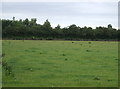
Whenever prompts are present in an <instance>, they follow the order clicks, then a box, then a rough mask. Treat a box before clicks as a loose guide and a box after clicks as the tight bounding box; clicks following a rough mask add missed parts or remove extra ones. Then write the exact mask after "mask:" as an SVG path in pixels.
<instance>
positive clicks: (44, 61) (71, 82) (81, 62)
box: [3, 40, 118, 87]
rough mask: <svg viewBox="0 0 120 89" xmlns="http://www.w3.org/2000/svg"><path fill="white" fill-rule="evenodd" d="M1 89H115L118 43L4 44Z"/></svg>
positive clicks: (10, 41) (31, 42) (57, 42)
mask: <svg viewBox="0 0 120 89" xmlns="http://www.w3.org/2000/svg"><path fill="white" fill-rule="evenodd" d="M3 54H4V57H3V61H5V62H7V64H8V66H10V67H11V70H12V71H11V74H10V75H6V71H5V69H4V68H3V87H16V86H17V87H19V86H20V87H27V86H29V87H108V86H109V87H115V86H117V84H118V83H117V82H118V43H117V42H115V41H114V42H113V41H45V40H43V41H42V40H41V41H40V40H3Z"/></svg>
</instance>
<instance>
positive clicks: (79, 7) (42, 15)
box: [2, 0, 118, 28]
mask: <svg viewBox="0 0 120 89" xmlns="http://www.w3.org/2000/svg"><path fill="white" fill-rule="evenodd" d="M10 1H11V2H10ZM56 1H57V0H56ZM65 1H66V0H65ZM13 16H15V17H16V19H25V18H29V19H31V18H37V23H39V24H43V23H44V21H45V20H46V19H48V20H49V21H50V22H51V25H52V26H53V27H55V26H56V25H57V24H60V25H61V27H64V26H69V25H71V24H76V25H77V26H80V27H83V26H90V27H93V28H95V27H96V26H107V25H108V24H112V25H113V27H114V28H117V27H118V0H115V1H114V0H106V1H105V0H84V1H83V0H79V1H78V0H73V1H72V0H71V1H70V0H67V1H66V2H64V1H63V2H54V0H52V2H48V1H46V2H43V1H42V0H41V1H39V2H38V1H36V0H29V2H27V0H26V2H25V0H18V1H17V2H15V1H14V0H9V2H8V0H4V2H2V18H4V19H12V17H13Z"/></svg>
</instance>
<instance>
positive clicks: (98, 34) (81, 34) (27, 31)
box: [2, 17, 119, 40]
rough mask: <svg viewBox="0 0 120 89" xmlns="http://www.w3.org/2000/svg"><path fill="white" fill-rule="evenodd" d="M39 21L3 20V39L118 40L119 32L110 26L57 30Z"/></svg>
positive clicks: (47, 22) (58, 26) (47, 23)
mask: <svg viewBox="0 0 120 89" xmlns="http://www.w3.org/2000/svg"><path fill="white" fill-rule="evenodd" d="M36 21H37V19H36V18H32V19H31V20H29V19H28V18H26V19H25V20H22V19H20V20H19V21H18V20H15V17H13V20H5V19H3V20H2V27H3V30H2V36H3V39H4V38H6V39H32V37H34V39H65V40H75V39H77V40H85V39H87V40H99V39H101V40H116V39H117V38H118V35H119V30H116V29H114V28H112V25H111V24H109V25H108V26H107V27H101V26H100V27H96V29H93V28H91V27H86V26H85V27H79V26H76V25H75V24H72V25H70V26H68V27H64V28H61V27H60V25H59V24H58V25H57V26H56V27H55V28H52V27H51V23H50V22H49V21H48V20H46V21H45V22H44V24H43V25H40V24H37V23H36Z"/></svg>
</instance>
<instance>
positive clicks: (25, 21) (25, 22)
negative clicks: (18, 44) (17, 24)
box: [23, 18, 29, 26]
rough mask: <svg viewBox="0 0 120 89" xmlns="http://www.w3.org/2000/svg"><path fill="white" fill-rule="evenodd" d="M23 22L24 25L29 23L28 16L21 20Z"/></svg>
mask: <svg viewBox="0 0 120 89" xmlns="http://www.w3.org/2000/svg"><path fill="white" fill-rule="evenodd" d="M23 23H24V25H25V26H28V25H29V20H28V18H26V19H25V20H24V21H23Z"/></svg>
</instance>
